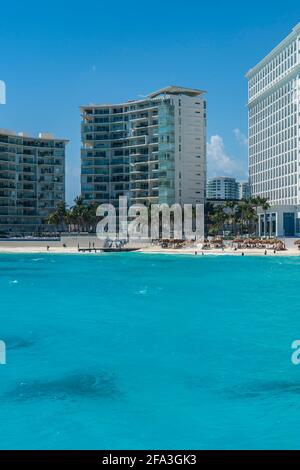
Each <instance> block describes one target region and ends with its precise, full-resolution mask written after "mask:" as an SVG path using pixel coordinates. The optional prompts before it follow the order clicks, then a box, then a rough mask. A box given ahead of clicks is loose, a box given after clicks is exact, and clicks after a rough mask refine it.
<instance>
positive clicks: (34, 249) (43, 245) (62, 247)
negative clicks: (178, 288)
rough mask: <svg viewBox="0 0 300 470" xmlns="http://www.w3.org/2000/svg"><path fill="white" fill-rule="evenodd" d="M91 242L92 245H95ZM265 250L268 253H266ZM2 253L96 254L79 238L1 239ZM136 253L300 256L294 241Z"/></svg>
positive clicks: (152, 248) (145, 249)
mask: <svg viewBox="0 0 300 470" xmlns="http://www.w3.org/2000/svg"><path fill="white" fill-rule="evenodd" d="M93 243H94V246H95V247H96V248H100V247H101V244H100V243H97V242H93ZM93 243H91V247H92V246H93ZM80 247H81V248H88V247H89V241H87V240H86V239H84V240H83V241H82V240H81V242H80ZM265 251H266V252H267V255H265ZM1 253H29V254H30V253H32V254H34V253H38V254H42V253H43V254H44V253H49V254H51V253H52V254H78V255H79V254H80V255H82V254H87V255H94V256H95V252H94V251H91V252H89V251H85V252H78V240H77V239H76V240H70V241H68V243H65V242H62V241H34V242H33V241H27V240H26V241H23V240H18V241H0V254H1ZM136 253H145V254H174V255H193V256H195V255H198V256H202V253H203V255H204V256H209V255H219V256H229V255H230V256H242V254H243V253H244V256H300V250H298V247H297V246H296V245H294V244H293V243H290V244H288V245H287V249H286V250H284V251H275V253H274V250H273V249H266V250H265V249H264V248H239V249H237V250H234V248H232V247H225V248H224V249H223V250H222V249H221V248H210V249H205V250H202V249H201V247H199V246H198V247H192V246H189V247H184V248H162V247H161V246H159V245H151V246H145V245H144V246H143V247H141V248H140V249H139V250H138V251H136ZM102 254H103V253H101V252H99V251H97V253H96V255H102Z"/></svg>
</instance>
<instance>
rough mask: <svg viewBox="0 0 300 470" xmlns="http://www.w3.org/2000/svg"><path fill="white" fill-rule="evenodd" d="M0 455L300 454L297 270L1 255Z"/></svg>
mask: <svg viewBox="0 0 300 470" xmlns="http://www.w3.org/2000/svg"><path fill="white" fill-rule="evenodd" d="M0 339H1V340H3V341H5V343H6V346H7V364H6V365H1V366H0V423H1V425H0V447H1V449H149V448H150V449H151V448H152V449H299V448H300V438H299V432H298V430H299V420H300V365H299V366H295V365H293V364H292V362H291V355H292V352H293V351H292V349H291V344H292V342H293V341H294V340H296V339H300V257H299V258H298V257H276V256H275V257H271V256H270V257H268V256H267V257H250V256H248V257H247V256H245V257H240V256H238V257H234V256H208V255H206V256H186V255H164V254H162V255H154V254H153V255H152V254H151V255H149V254H141V253H129V254H103V255H54V254H43V255H32V254H31V255H28V254H27V255H23V254H14V255H9V254H7V255H0Z"/></svg>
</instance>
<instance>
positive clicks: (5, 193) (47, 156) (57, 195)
mask: <svg viewBox="0 0 300 470" xmlns="http://www.w3.org/2000/svg"><path fill="white" fill-rule="evenodd" d="M67 142H68V141H67V140H62V139H55V138H54V137H53V136H52V135H51V134H44V133H42V134H39V137H28V136H27V135H26V134H24V133H20V134H16V133H15V132H13V131H9V130H5V129H0V232H2V233H3V232H5V233H12V234H14V233H19V234H23V233H32V232H42V231H47V230H50V229H51V227H49V226H48V225H46V224H45V222H44V221H45V218H46V217H47V216H48V215H49V213H50V212H51V211H53V209H55V208H56V206H57V204H58V203H59V202H63V201H64V200H65V146H66V143H67Z"/></svg>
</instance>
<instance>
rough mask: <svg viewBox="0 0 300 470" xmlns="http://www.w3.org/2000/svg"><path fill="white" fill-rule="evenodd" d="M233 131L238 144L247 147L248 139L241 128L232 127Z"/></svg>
mask: <svg viewBox="0 0 300 470" xmlns="http://www.w3.org/2000/svg"><path fill="white" fill-rule="evenodd" d="M233 133H234V135H235V137H236V140H237V141H238V143H239V144H241V145H245V146H246V147H248V139H247V137H246V136H245V134H243V133H242V131H241V129H239V128H236V129H233Z"/></svg>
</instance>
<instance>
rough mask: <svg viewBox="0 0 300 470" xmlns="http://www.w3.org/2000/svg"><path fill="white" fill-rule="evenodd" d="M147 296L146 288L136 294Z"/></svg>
mask: <svg viewBox="0 0 300 470" xmlns="http://www.w3.org/2000/svg"><path fill="white" fill-rule="evenodd" d="M147 294H148V287H147V286H146V287H143V288H142V289H140V290H138V291H137V292H136V295H147Z"/></svg>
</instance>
